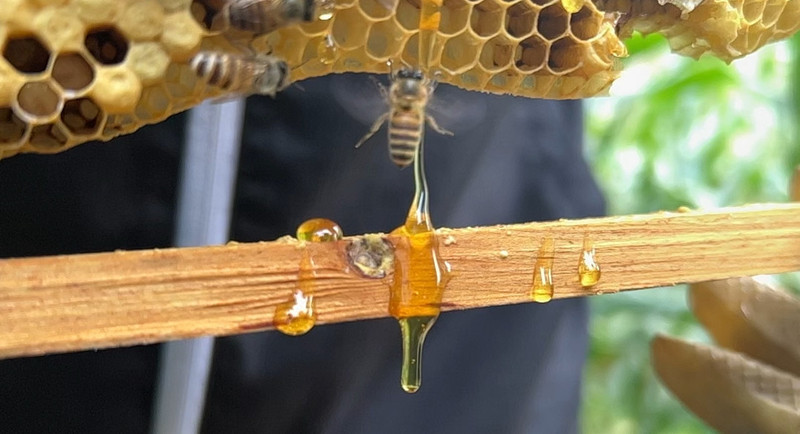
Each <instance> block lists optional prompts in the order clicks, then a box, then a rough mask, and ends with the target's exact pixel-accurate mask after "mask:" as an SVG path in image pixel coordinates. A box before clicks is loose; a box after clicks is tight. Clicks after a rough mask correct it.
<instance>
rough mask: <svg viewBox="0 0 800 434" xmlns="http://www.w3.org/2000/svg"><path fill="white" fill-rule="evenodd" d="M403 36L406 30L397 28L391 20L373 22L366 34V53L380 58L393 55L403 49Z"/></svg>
mask: <svg viewBox="0 0 800 434" xmlns="http://www.w3.org/2000/svg"><path fill="white" fill-rule="evenodd" d="M405 37H406V32H404V31H403V30H402V29H400V28H398V27H397V26H396V25H395V24H394V21H392V20H384V21H381V22H379V23H375V24H373V25H372V27H371V28H370V29H369V34H368V36H367V53H368V54H369V55H370V57H373V58H375V59H380V60H385V59H389V58H390V57H395V56H397V55H398V54H400V50H402V49H403V42H404V41H405Z"/></svg>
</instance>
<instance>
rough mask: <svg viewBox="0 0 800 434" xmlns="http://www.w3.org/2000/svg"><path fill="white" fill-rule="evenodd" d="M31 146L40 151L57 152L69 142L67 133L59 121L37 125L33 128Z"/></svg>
mask: <svg viewBox="0 0 800 434" xmlns="http://www.w3.org/2000/svg"><path fill="white" fill-rule="evenodd" d="M29 142H30V144H31V147H33V149H34V150H36V151H39V152H56V151H59V150H61V149H62V148H64V146H65V145H66V144H67V133H66V132H65V131H64V127H63V126H61V125H59V124H58V123H54V124H45V125H37V126H35V127H33V129H31V138H30V141H29Z"/></svg>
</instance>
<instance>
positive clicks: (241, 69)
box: [190, 51, 289, 97]
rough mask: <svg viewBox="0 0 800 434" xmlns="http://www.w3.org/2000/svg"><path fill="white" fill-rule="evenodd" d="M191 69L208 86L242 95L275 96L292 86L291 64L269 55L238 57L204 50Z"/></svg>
mask: <svg viewBox="0 0 800 434" xmlns="http://www.w3.org/2000/svg"><path fill="white" fill-rule="evenodd" d="M190 65H191V68H192V70H193V71H194V72H195V74H197V76H198V77H199V78H200V79H201V80H202V81H203V82H205V83H206V84H210V85H212V86H217V87H219V88H220V89H222V90H224V91H226V92H228V93H231V94H233V95H234V96H238V95H243V96H244V95H253V94H258V95H269V96H271V97H274V96H275V94H276V93H277V92H279V91H281V90H283V89H285V88H286V87H288V86H289V65H287V63H286V62H285V61H284V60H283V59H280V58H279V57H276V56H271V55H268V54H253V55H238V54H230V53H219V52H214V51H201V52H199V53H197V54H196V55H195V56H194V57H193V58H192V60H191V63H190Z"/></svg>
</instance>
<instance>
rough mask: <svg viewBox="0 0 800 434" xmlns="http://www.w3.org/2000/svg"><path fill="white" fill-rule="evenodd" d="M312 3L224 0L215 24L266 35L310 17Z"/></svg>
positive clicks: (308, 0) (311, 0)
mask: <svg viewBox="0 0 800 434" xmlns="http://www.w3.org/2000/svg"><path fill="white" fill-rule="evenodd" d="M327 1H330V0H322V2H327ZM324 4H327V3H324ZM316 6H317V5H316V1H315V0H228V1H227V2H226V3H225V5H224V6H223V8H222V11H221V12H220V14H219V15H218V19H219V20H220V22H219V23H215V27H222V28H235V29H239V30H244V31H246V32H252V33H254V34H256V35H266V34H267V33H271V32H273V31H274V30H277V29H279V28H281V27H284V26H287V25H289V24H293V23H297V22H300V21H306V22H311V21H313V20H314V19H315V18H316V15H315V9H316Z"/></svg>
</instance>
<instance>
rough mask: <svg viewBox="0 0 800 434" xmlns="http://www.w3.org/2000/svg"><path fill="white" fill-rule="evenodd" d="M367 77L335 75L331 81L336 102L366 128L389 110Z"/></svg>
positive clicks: (378, 91)
mask: <svg viewBox="0 0 800 434" xmlns="http://www.w3.org/2000/svg"><path fill="white" fill-rule="evenodd" d="M368 77H369V76H368V75H366V74H337V75H335V76H334V77H333V79H332V80H331V81H332V83H331V88H332V93H333V97H334V99H336V102H338V103H339V105H340V106H341V107H342V109H343V110H344V111H345V112H346V113H347V114H349V115H350V116H351V117H353V118H354V119H356V120H358V121H359V122H360V123H362V124H364V125H367V126H369V125H372V123H373V122H374V121H375V119H377V118H378V117H379V116H381V115H382V114H384V113H386V112H387V111H388V110H389V105H388V102H387V101H386V99H385V98H383V96H381V92H380V89H379V88H378V86H376V85H375V83H374V81H373V80H370V79H369V78H368ZM373 77H375V76H373ZM381 85H383V86H387V84H386V82H385V81H381Z"/></svg>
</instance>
